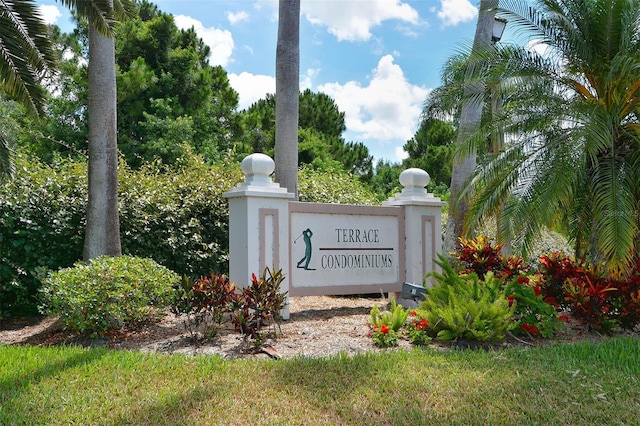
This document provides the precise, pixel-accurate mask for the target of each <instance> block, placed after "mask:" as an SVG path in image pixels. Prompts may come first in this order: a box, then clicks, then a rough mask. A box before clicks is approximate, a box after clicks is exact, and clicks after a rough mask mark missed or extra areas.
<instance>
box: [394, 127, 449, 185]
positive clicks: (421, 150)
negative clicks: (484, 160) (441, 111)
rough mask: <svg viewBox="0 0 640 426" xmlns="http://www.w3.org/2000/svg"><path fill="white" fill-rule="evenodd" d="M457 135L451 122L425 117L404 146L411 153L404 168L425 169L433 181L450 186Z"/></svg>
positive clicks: (404, 161) (405, 160) (404, 163)
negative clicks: (454, 142)
mask: <svg viewBox="0 0 640 426" xmlns="http://www.w3.org/2000/svg"><path fill="white" fill-rule="evenodd" d="M455 136H456V132H455V129H454V128H453V126H451V124H449V123H445V122H444V121H441V120H438V119H435V118H425V119H423V120H422V121H421V122H420V127H419V128H418V131H417V132H416V134H415V135H414V136H413V138H411V139H410V140H409V141H407V143H406V144H405V145H404V147H403V148H404V150H405V151H406V152H407V154H409V158H406V159H404V160H403V161H402V166H403V168H407V169H408V168H411V167H417V168H419V169H422V170H425V171H426V172H427V173H429V176H431V180H432V181H434V182H435V183H439V184H444V185H447V186H449V184H450V183H451V167H452V164H453V153H454V144H453V141H454V139H455Z"/></svg>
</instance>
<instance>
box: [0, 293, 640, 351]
mask: <svg viewBox="0 0 640 426" xmlns="http://www.w3.org/2000/svg"><path fill="white" fill-rule="evenodd" d="M375 304H378V305H379V306H380V307H381V308H382V307H386V306H387V305H388V300H386V299H382V298H379V297H352V296H347V297H337V296H314V297H301V298H292V299H291V300H290V306H289V309H290V312H291V315H290V319H289V320H287V321H283V322H282V324H281V330H280V334H279V337H278V338H277V339H269V340H268V341H267V343H266V347H265V348H266V350H258V351H256V350H254V348H253V347H252V346H251V344H250V342H245V341H243V339H242V336H241V335H240V334H239V333H238V332H237V331H235V330H233V328H232V327H231V326H230V325H226V324H225V326H224V327H223V328H222V329H221V330H220V331H219V332H218V334H217V335H216V336H215V337H214V338H213V339H211V340H209V341H206V340H204V339H194V337H193V335H192V334H190V333H189V331H187V330H186V329H185V327H184V318H183V317H176V316H175V315H173V314H167V315H166V316H165V317H164V318H163V319H162V320H161V321H159V322H157V323H152V324H145V325H143V326H141V327H140V328H139V329H136V330H131V331H124V330H118V331H114V332H111V333H108V334H107V335H105V336H101V337H99V338H96V339H91V338H89V337H87V336H80V335H77V334H74V333H72V332H70V331H65V330H63V328H62V324H61V323H60V321H58V320H57V319H56V318H52V317H39V318H27V319H20V320H4V321H0V345H2V344H10V345H34V346H55V345H63V344H67V345H81V346H104V347H108V348H111V349H124V350H138V351H142V352H155V353H186V354H193V355H195V354H216V355H219V356H221V357H223V358H227V359H234V358H257V359H262V358H265V359H266V358H269V357H273V358H292V357H296V356H307V357H326V356H331V355H336V354H338V353H345V354H347V355H354V354H357V353H363V352H373V351H376V352H377V351H383V350H389V349H380V348H377V347H376V346H375V345H374V344H373V342H372V340H371V338H370V337H369V335H368V333H369V312H370V310H371V308H372V307H373V306H374V305H375ZM634 334H635V333H634ZM603 339H607V337H605V336H600V335H598V334H595V333H588V332H585V331H583V330H582V329H581V328H580V327H572V326H571V325H570V326H569V327H568V328H567V330H565V331H562V332H561V333H558V336H557V337H556V338H555V339H553V340H552V341H550V340H541V339H516V338H515V337H508V338H507V339H505V341H503V342H499V343H493V344H489V345H479V344H476V343H473V342H455V343H454V344H450V343H447V344H443V343H436V342H434V343H432V346H433V347H435V348H438V349H448V348H450V347H452V346H453V347H460V348H467V347H470V348H478V347H480V348H495V347H512V346H522V347H529V346H535V345H541V344H551V343H554V342H573V341H580V340H596V341H598V340H603ZM398 348H400V349H403V350H411V348H412V346H411V344H410V343H409V342H407V341H406V340H401V341H399V346H398ZM391 350H393V349H391Z"/></svg>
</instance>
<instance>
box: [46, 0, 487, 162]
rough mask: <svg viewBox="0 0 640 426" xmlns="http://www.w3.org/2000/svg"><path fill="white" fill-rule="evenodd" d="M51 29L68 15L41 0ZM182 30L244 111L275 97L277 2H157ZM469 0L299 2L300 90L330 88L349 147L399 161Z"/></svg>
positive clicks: (465, 39)
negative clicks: (225, 78)
mask: <svg viewBox="0 0 640 426" xmlns="http://www.w3.org/2000/svg"><path fill="white" fill-rule="evenodd" d="M38 3H39V4H40V5H42V6H44V7H42V12H43V14H44V16H45V17H46V19H47V20H48V22H49V23H55V24H56V25H59V26H60V27H61V28H62V29H63V30H66V31H69V30H70V29H71V28H72V27H71V25H72V24H71V23H70V21H69V13H68V11H67V9H66V8H65V7H64V6H62V4H61V3H59V2H56V1H55V0H40V1H39V2H38ZM154 3H155V4H157V5H158V7H159V8H160V10H162V11H164V12H168V13H171V14H173V15H174V17H175V20H176V24H177V25H178V26H179V27H181V28H188V27H192V26H193V27H194V28H195V30H196V31H197V33H198V34H199V36H200V37H201V38H202V39H203V40H204V41H205V43H207V44H208V45H209V46H210V47H211V50H212V55H211V57H210V59H209V61H210V63H211V64H212V65H221V66H222V67H223V68H224V69H225V70H226V71H227V73H228V75H229V80H230V82H231V85H232V86H233V87H234V89H235V90H236V91H238V93H239V95H240V105H239V109H244V108H246V107H247V106H249V105H251V103H253V102H255V101H256V100H258V99H260V98H262V97H264V96H265V94H267V93H274V92H275V50H276V38H277V25H278V22H277V15H278V1H277V0H156V1H155V2H154ZM476 20H477V4H476V3H475V2H470V1H469V0H406V1H401V0H301V20H300V87H301V90H303V89H306V88H309V89H311V90H313V91H315V92H324V93H326V94H328V95H329V96H331V97H332V98H333V99H335V101H336V104H337V105H338V108H339V109H340V110H341V111H343V112H345V118H346V125H347V131H346V132H345V133H344V135H343V136H344V138H345V139H346V140H347V141H357V142H363V143H365V144H366V145H367V146H368V148H369V151H370V152H371V154H373V155H374V157H376V159H378V158H386V159H388V160H391V161H394V162H396V161H399V160H400V159H401V158H402V157H403V151H402V145H404V144H405V142H406V141H407V140H408V139H410V138H411V137H412V136H413V134H414V133H415V131H416V129H417V126H418V122H419V116H420V111H421V109H422V104H423V102H424V99H425V97H426V96H427V94H428V93H429V91H430V90H431V89H433V88H435V87H437V86H438V85H439V84H440V69H441V68H442V65H443V64H444V62H445V61H446V59H447V58H448V57H450V56H451V55H452V54H454V53H455V52H456V51H457V50H458V49H460V48H461V47H462V46H463V45H465V44H468V43H470V42H471V41H472V38H473V34H474V31H475V24H476Z"/></svg>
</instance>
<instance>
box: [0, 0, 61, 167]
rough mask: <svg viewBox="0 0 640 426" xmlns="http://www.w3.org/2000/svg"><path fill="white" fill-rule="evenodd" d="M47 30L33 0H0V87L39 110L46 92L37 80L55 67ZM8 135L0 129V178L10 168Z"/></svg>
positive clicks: (22, 102)
mask: <svg viewBox="0 0 640 426" xmlns="http://www.w3.org/2000/svg"><path fill="white" fill-rule="evenodd" d="M48 35H49V31H48V28H47V26H46V24H45V23H44V21H43V20H42V17H41V16H40V14H39V13H38V9H37V8H36V5H35V2H34V1H32V0H20V1H13V0H0V90H2V91H4V92H6V93H7V94H8V95H9V96H11V97H13V98H14V99H16V100H17V101H19V102H20V103H21V104H22V105H24V106H25V108H26V109H27V111H28V112H29V113H32V114H35V115H38V114H39V113H41V112H42V105H43V103H44V100H45V97H46V93H45V91H44V90H43V89H42V87H41V86H40V84H39V83H40V81H41V80H42V79H43V78H44V77H45V76H46V75H47V74H48V73H50V72H51V69H52V68H53V67H54V66H55V60H54V52H53V50H52V48H51V43H50V40H49V37H48ZM11 154H12V149H11V141H10V138H9V137H8V136H7V135H5V134H4V133H3V132H2V129H0V178H3V177H7V176H10V175H11V173H12V170H13V164H12V161H11Z"/></svg>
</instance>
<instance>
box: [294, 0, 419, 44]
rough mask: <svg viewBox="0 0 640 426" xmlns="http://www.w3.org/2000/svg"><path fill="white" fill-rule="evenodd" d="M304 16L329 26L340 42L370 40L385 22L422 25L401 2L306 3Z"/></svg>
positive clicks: (303, 3) (383, 0) (415, 13)
mask: <svg viewBox="0 0 640 426" xmlns="http://www.w3.org/2000/svg"><path fill="white" fill-rule="evenodd" d="M300 7H301V13H302V14H304V15H305V16H306V18H307V19H308V20H309V22H311V23H312V24H314V25H324V26H327V27H328V29H329V32H330V33H331V34H333V35H335V36H336V37H337V38H338V40H347V41H359V40H369V39H370V38H371V36H372V34H371V28H372V27H375V26H377V25H380V24H381V23H382V22H383V21H386V20H389V19H397V20H400V21H403V22H408V23H411V24H413V25H419V24H421V21H420V16H419V15H418V12H417V11H416V10H415V9H414V8H412V7H411V6H409V5H408V4H407V3H402V1H401V0H367V2H366V4H364V2H361V1H305V0H302V2H301V5H300Z"/></svg>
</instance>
